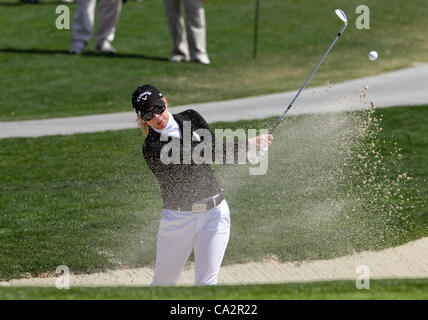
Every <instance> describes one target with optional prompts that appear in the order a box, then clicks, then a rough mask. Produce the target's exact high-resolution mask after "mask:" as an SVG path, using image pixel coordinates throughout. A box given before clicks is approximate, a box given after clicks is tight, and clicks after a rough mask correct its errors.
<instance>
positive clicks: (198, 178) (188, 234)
mask: <svg viewBox="0 0 428 320" xmlns="http://www.w3.org/2000/svg"><path fill="white" fill-rule="evenodd" d="M132 105H133V107H134V110H135V111H136V113H137V117H138V121H139V123H140V126H141V128H142V131H143V133H144V134H145V135H146V139H145V141H144V145H143V157H144V160H145V161H146V163H147V165H148V167H149V168H150V170H151V171H152V172H153V174H154V175H155V177H156V179H157V180H158V182H159V184H160V188H161V196H162V200H163V204H164V211H163V215H162V219H161V222H160V226H159V232H158V238H157V245H156V265H155V272H154V277H153V282H152V285H175V284H176V283H177V282H178V279H179V276H180V274H181V272H182V271H183V268H184V266H185V264H186V261H187V259H188V258H189V255H190V253H191V252H192V250H194V256H195V282H196V284H198V285H213V284H216V283H217V277H218V273H219V270H220V265H221V262H222V260H223V256H224V253H225V251H226V247H227V243H228V241H229V234H230V211H229V207H228V205H227V202H226V200H225V199H224V195H223V189H222V188H221V186H220V183H219V181H218V180H217V178H216V176H215V174H214V171H213V169H212V168H211V165H210V164H207V163H204V164H196V163H195V162H194V161H193V159H192V161H191V162H189V163H186V164H184V163H183V153H184V152H183V150H184V148H185V147H186V141H183V126H184V125H185V124H184V123H185V122H186V121H188V123H187V124H189V123H190V128H191V131H192V136H193V137H194V138H195V137H196V139H192V142H191V145H190V148H191V151H192V152H191V153H192V154H193V150H194V148H195V147H196V146H197V145H198V144H199V142H200V141H201V137H200V136H199V135H198V134H197V132H195V131H197V130H198V129H207V130H209V132H210V134H211V135H212V137H213V140H212V143H213V150H212V151H213V153H214V148H215V144H216V143H215V134H214V133H213V132H212V130H211V129H210V127H209V126H208V124H207V122H206V121H205V119H204V118H203V117H202V116H201V115H200V114H199V113H198V112H196V111H194V110H186V111H183V112H181V113H177V114H171V113H170V112H169V111H168V108H167V101H166V98H165V97H164V96H163V95H162V94H161V93H160V92H159V90H158V89H157V88H156V87H154V86H151V85H144V86H141V87H138V88H137V89H136V90H135V91H134V93H133V95H132ZM187 124H186V125H187ZM195 134H196V135H195ZM161 135H163V136H166V137H168V139H167V140H166V141H161ZM197 137H199V141H198V138H197ZM173 139H179V145H180V163H177V164H173V163H170V164H165V163H164V162H162V161H161V150H162V148H163V147H164V146H165V144H167V143H169V142H170V141H172V140H173ZM250 140H251V141H250ZM241 142H242V141H234V142H231V143H233V144H234V146H233V147H234V148H233V149H234V153H235V159H236V158H237V157H236V156H237V152H238V150H239V146H240V143H241ZM271 142H272V136H271V135H265V136H258V137H255V138H252V139H249V140H248V143H253V144H255V145H256V148H257V149H258V150H260V149H262V148H263V147H266V146H269V145H270V144H271ZM187 147H189V146H187ZM226 150H228V148H227V147H226V146H225V145H224V146H223V151H224V152H225V151H226ZM225 158H226V157H225V156H224V155H223V159H225Z"/></svg>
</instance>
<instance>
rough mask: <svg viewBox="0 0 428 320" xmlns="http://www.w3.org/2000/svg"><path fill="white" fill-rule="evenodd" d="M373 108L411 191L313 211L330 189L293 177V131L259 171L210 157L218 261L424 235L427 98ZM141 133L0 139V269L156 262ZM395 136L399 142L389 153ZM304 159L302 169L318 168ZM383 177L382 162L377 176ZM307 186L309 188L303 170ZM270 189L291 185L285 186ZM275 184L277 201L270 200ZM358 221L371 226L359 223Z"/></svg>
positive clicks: (153, 207)
mask: <svg viewBox="0 0 428 320" xmlns="http://www.w3.org/2000/svg"><path fill="white" fill-rule="evenodd" d="M380 115H383V118H384V120H383V122H382V123H381V126H382V128H383V130H382V131H381V132H380V138H382V139H383V140H382V141H384V142H383V143H382V144H381V145H380V152H381V153H382V155H383V156H384V160H383V162H384V166H385V167H386V168H387V170H388V171H387V172H388V178H391V179H395V178H396V177H397V176H398V175H401V174H402V173H403V172H404V171H403V170H405V172H406V173H407V175H408V176H411V177H412V179H411V180H409V181H408V182H407V183H406V184H405V190H404V191H405V193H404V195H405V196H406V197H408V198H409V199H411V201H410V202H407V203H406V204H405V205H404V206H402V204H401V203H402V202H401V199H400V198H399V197H398V196H396V197H392V198H390V201H389V203H382V204H383V205H387V206H388V208H389V207H391V206H395V204H397V205H400V206H402V207H401V209H400V211H397V212H396V211H394V212H393V215H392V216H391V215H388V212H384V211H382V207H379V206H374V207H372V208H373V211H367V210H366V209H365V208H361V211H359V212H357V213H356V214H350V212H347V211H346V208H345V209H343V210H342V211H340V212H338V213H337V215H336V216H333V218H332V217H331V216H329V215H327V216H324V215H323V216H319V212H324V213H326V210H325V209H324V208H323V206H320V205H319V202H317V201H318V200H319V201H324V202H325V200H326V199H328V198H326V196H325V195H323V194H314V193H312V194H311V191H310V190H309V191H308V190H307V189H306V190H303V191H300V190H299V189H298V188H297V187H298V186H300V187H301V186H302V181H300V182H299V184H296V183H294V182H295V181H294V180H293V177H295V174H296V172H294V171H293V168H294V167H293V163H292V160H293V155H294V153H295V152H297V151H298V150H299V145H296V144H293V143H291V141H292V140H291V141H290V143H289V146H288V147H289V148H294V149H292V150H296V151H293V152H292V153H291V154H290V152H291V151H290V150H289V149H288V148H287V145H286V146H285V147H284V150H283V151H281V150H278V151H276V152H274V153H273V154H274V155H275V156H272V157H271V160H270V163H269V171H268V174H267V175H266V177H263V176H251V177H250V176H249V175H248V166H226V167H224V166H216V172H217V174H218V175H219V177H220V179H221V181H222V182H223V186H224V188H225V192H226V198H227V199H228V202H229V206H230V207H231V212H232V216H231V217H232V233H231V239H230V242H229V246H228V250H227V252H226V256H225V260H224V263H225V264H231V263H240V262H247V261H257V260H261V259H263V258H265V257H266V256H269V255H275V256H277V257H278V258H279V259H280V260H281V261H295V260H307V259H323V258H329V257H335V256H338V255H343V254H349V253H351V252H353V251H354V250H356V251H360V250H369V249H380V248H383V247H388V246H392V245H398V244H402V243H405V242H407V241H410V240H414V239H418V238H420V237H423V236H426V235H428V233H427V226H428V221H427V209H426V204H427V191H428V189H427V184H426V179H427V178H428V177H427V172H426V168H425V163H426V162H427V154H428V153H427V150H428V140H427V137H426V129H427V127H428V120H427V119H428V117H427V115H428V107H426V106H424V107H403V108H391V109H382V110H378V111H376V112H375V116H376V118H379V117H380ZM335 117H336V115H334V114H330V115H323V116H321V115H312V116H309V115H308V116H302V117H296V118H293V117H290V118H288V119H287V121H286V122H285V123H284V130H291V129H293V130H292V131H295V130H302V126H303V124H304V123H307V121H312V122H313V121H318V122H317V123H319V124H320V125H322V124H323V123H326V124H327V123H329V122H331V121H330V120H331V119H333V120H334V119H336V118H335ZM329 119H330V120H329ZM275 120H276V119H267V120H258V121H241V122H236V123H218V124H215V125H213V128H233V129H235V128H269V127H270V126H271V125H272V124H273V123H274V121H275ZM319 120H322V121H319ZM313 123H314V122H313ZM299 128H300V129H299ZM303 128H304V127H303ZM307 135H311V131H310V130H309V131H308V132H307ZM302 136H303V137H304V136H305V135H302ZM142 142H143V137H142V135H141V133H140V132H139V130H138V129H134V130H123V131H115V132H103V133H96V134H77V135H72V136H54V137H42V138H37V139H4V140H0V168H1V171H0V172H1V175H0V190H1V193H0V212H1V214H0V226H1V227H0V237H1V241H0V279H2V280H8V279H13V278H19V277H22V276H26V275H33V276H37V275H41V274H43V273H49V274H53V273H54V272H55V269H56V267H57V266H59V265H63V264H65V265H67V266H68V267H69V268H70V271H71V272H76V273H82V272H93V271H97V270H105V269H107V268H122V267H125V266H130V267H133V266H145V265H147V266H153V263H154V259H155V241H156V233H157V229H158V224H159V219H160V216H161V212H162V203H161V198H160V196H159V189H158V185H157V183H156V181H155V179H154V177H153V176H152V174H151V173H150V172H149V170H148V168H147V166H146V164H145V163H144V161H143V160H142V157H141V145H142ZM280 142H281V141H280V140H278V142H277V144H280ZM273 146H274V145H273ZM397 146H398V147H399V148H400V149H401V150H400V154H401V156H400V161H398V162H397V159H396V156H397V154H396V153H395V150H396V148H397ZM303 149H305V148H303ZM303 149H302V150H303ZM306 150H307V149H306ZM309 151H310V150H309ZM275 157H276V158H275ZM280 158H283V159H285V161H286V162H287V161H289V162H290V163H289V164H290V165H281V166H279V165H278V163H279V162H277V161H275V159H280ZM296 168H302V167H298V166H297V167H296ZM307 169H308V170H307V171H308V174H310V175H314V174H315V175H316V174H318V172H312V173H311V170H310V168H307ZM297 173H299V172H297ZM269 174H270V176H272V177H273V178H269V177H270V176H269ZM299 175H300V176H301V175H302V173H301V174H299ZM383 176H384V173H379V176H377V179H380V180H382V179H384V178H383ZM239 179H242V180H239ZM261 179H265V180H261ZM266 179H268V180H266ZM269 179H270V180H269ZM260 181H264V182H263V183H261V182H260ZM258 182H259V183H258ZM247 183H248V186H247ZM303 183H304V181H303ZM239 186H241V187H239ZM303 186H305V184H303ZM307 187H308V188H309V187H312V180H311V182H310V183H309V182H308V184H307ZM278 190H280V191H281V190H286V191H289V192H288V193H285V194H284V196H283V195H282V194H279V193H278ZM308 192H309V193H308ZM287 194H290V196H288V197H287ZM278 195H279V198H280V199H282V198H283V197H286V198H285V201H284V202H276V201H275V202H273V201H271V199H278V198H275V197H277V196H278ZM356 195H358V192H355V193H353V194H351V195H350V196H352V197H354V196H356ZM400 195H401V193H400ZM336 200H338V199H335V198H333V199H332V203H334V201H336ZM339 200H340V199H339ZM324 202H322V203H324ZM308 208H309V209H314V208H315V209H316V210H312V211H311V210H309V211H308ZM327 209H328V208H327ZM342 213H346V215H345V214H342ZM363 213H364V215H363ZM366 213H367V214H366ZM370 213H372V214H370ZM402 217H406V219H405V220H403V221H402V220H401V218H402ZM311 221H313V222H314V223H309V222H311ZM365 226H368V229H367V230H368V231H369V233H367V231H366V232H363V231H364V230H365V229H364V227H365ZM392 227H393V228H392ZM355 228H357V229H355ZM352 230H361V234H357V233H355V232H352ZM348 232H349V233H348Z"/></svg>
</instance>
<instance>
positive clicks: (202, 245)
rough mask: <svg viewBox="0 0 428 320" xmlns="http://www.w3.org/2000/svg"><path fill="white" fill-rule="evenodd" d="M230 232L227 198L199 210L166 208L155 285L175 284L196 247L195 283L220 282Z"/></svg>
mask: <svg viewBox="0 0 428 320" xmlns="http://www.w3.org/2000/svg"><path fill="white" fill-rule="evenodd" d="M229 234H230V211H229V207H228V205H227V202H226V200H223V201H222V202H221V203H220V204H219V205H218V206H217V207H215V208H213V209H210V210H207V211H205V212H203V213H200V214H195V213H193V212H189V211H181V212H180V211H174V210H169V209H165V210H164V213H163V216H162V219H161V222H160V227H159V233H158V239H157V252H156V266H155V274H154V277H153V282H152V286H166V285H176V284H177V282H178V278H179V277H180V274H181V272H182V271H183V269H184V266H185V264H186V262H187V259H188V258H189V256H190V253H191V252H192V249H194V256H195V283H196V284H197V285H214V284H217V276H218V273H219V271H220V265H221V262H222V260H223V256H224V253H225V251H226V247H227V243H228V241H229Z"/></svg>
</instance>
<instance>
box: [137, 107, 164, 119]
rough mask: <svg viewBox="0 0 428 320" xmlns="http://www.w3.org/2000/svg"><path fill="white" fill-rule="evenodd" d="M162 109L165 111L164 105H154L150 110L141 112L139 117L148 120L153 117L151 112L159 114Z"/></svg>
mask: <svg viewBox="0 0 428 320" xmlns="http://www.w3.org/2000/svg"><path fill="white" fill-rule="evenodd" d="M164 111H165V106H154V107H153V109H152V110H150V111H146V112H144V113H142V114H141V119H143V120H144V121H150V120H152V119H153V118H154V117H155V115H154V114H153V113H156V114H161V113H163V112H164Z"/></svg>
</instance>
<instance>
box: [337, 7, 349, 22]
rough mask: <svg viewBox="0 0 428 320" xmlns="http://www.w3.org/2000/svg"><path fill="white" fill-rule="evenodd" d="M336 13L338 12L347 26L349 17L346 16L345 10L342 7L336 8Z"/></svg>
mask: <svg viewBox="0 0 428 320" xmlns="http://www.w3.org/2000/svg"><path fill="white" fill-rule="evenodd" d="M334 13H336V15H337V16H338V17H339V19H340V20H342V21H343V23H344V24H345V26H346V25H348V18H346V14H345V12H343V11H342V10H340V9H336V10H335V11H334Z"/></svg>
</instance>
